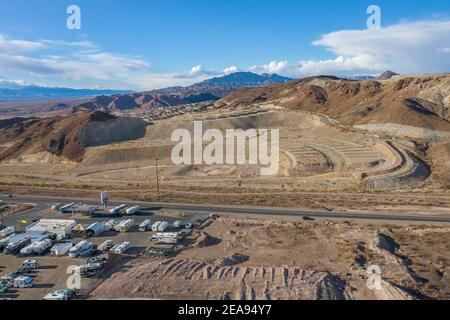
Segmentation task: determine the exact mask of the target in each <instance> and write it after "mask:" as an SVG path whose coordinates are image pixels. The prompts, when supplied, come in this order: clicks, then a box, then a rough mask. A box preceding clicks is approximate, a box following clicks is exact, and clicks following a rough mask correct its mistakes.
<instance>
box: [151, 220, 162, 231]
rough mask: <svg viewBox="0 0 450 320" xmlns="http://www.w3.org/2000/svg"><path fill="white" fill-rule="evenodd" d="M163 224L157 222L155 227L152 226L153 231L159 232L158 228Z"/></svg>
mask: <svg viewBox="0 0 450 320" xmlns="http://www.w3.org/2000/svg"><path fill="white" fill-rule="evenodd" d="M161 223H162V221H156V222H155V223H154V224H153V225H152V231H153V232H158V228H159V225H160V224H161Z"/></svg>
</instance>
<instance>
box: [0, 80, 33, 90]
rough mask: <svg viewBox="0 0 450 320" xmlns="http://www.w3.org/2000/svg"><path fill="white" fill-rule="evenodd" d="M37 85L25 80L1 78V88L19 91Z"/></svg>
mask: <svg viewBox="0 0 450 320" xmlns="http://www.w3.org/2000/svg"><path fill="white" fill-rule="evenodd" d="M32 85H35V84H34V83H31V82H28V81H25V80H9V79H4V78H1V77H0V88H8V89H17V88H23V87H28V86H32Z"/></svg>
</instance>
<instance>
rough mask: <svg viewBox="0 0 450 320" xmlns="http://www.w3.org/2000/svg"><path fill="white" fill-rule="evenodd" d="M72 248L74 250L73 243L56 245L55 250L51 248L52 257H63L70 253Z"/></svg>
mask: <svg viewBox="0 0 450 320" xmlns="http://www.w3.org/2000/svg"><path fill="white" fill-rule="evenodd" d="M72 248H73V243H72V242H64V243H58V244H56V245H54V246H53V248H51V250H50V254H51V255H52V256H56V257H62V256H63V255H65V254H66V253H67V252H69V250H70V249H72Z"/></svg>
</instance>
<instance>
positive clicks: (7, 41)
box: [0, 34, 46, 53]
mask: <svg viewBox="0 0 450 320" xmlns="http://www.w3.org/2000/svg"><path fill="white" fill-rule="evenodd" d="M45 47H46V45H45V44H43V43H41V42H38V41H25V40H16V39H11V38H9V37H7V36H5V35H2V34H0V52H8V53H14V52H22V51H32V50H38V49H43V48H45Z"/></svg>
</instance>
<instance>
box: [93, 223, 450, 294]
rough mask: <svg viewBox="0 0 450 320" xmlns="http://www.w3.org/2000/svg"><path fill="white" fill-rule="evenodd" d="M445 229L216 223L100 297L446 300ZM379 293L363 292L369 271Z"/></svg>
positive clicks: (107, 285) (138, 267)
mask: <svg viewBox="0 0 450 320" xmlns="http://www.w3.org/2000/svg"><path fill="white" fill-rule="evenodd" d="M449 231H450V228H448V227H442V226H419V225H410V226H399V225H362V224H353V223H334V222H329V221H325V222H323V221H322V222H298V221H297V222H289V221H277V222H276V221H271V220H267V219H264V220H261V219H258V220H255V219H233V218H223V217H221V218H218V219H217V220H216V221H214V222H213V223H212V224H210V225H209V226H208V227H207V228H206V229H205V230H202V231H198V232H196V233H194V234H193V235H192V237H191V238H190V239H188V240H187V242H186V243H185V245H184V247H183V248H182V249H181V251H180V252H179V253H178V255H176V256H175V257H173V258H170V259H154V258H141V259H139V260H136V261H132V262H130V263H128V264H127V265H126V268H125V269H124V270H123V271H121V272H118V273H116V274H114V275H113V276H112V277H111V278H110V279H108V280H106V281H105V282H103V283H102V284H101V285H100V286H99V287H98V288H97V289H96V290H94V291H93V293H92V298H93V299H98V298H120V297H129V298H130V297H135V298H170V299H183V298H190V299H201V298H203V299H427V298H435V299H448V298H449V297H450V277H449V274H448V263H449V259H450V257H449V255H448V252H450V242H449V241H450V238H449V237H448V234H449ZM372 265H377V266H379V267H380V270H381V279H382V281H381V285H382V286H381V289H379V290H370V289H368V287H367V278H368V274H367V268H368V267H369V266H372Z"/></svg>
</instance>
